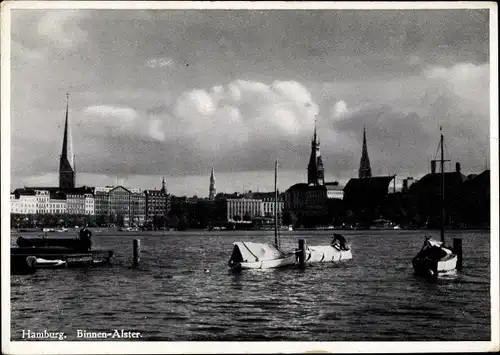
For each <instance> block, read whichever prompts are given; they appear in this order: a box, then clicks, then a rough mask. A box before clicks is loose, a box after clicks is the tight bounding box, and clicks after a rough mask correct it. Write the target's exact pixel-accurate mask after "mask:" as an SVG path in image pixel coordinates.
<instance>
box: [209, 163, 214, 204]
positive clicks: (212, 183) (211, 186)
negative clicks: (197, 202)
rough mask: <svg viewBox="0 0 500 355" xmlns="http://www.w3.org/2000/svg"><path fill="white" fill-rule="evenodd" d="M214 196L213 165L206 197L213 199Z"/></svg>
mask: <svg viewBox="0 0 500 355" xmlns="http://www.w3.org/2000/svg"><path fill="white" fill-rule="evenodd" d="M214 198H215V176H214V167H212V173H211V174H210V187H209V188H208V199H209V200H213V199H214Z"/></svg>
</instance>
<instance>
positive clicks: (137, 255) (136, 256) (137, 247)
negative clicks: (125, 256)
mask: <svg viewBox="0 0 500 355" xmlns="http://www.w3.org/2000/svg"><path fill="white" fill-rule="evenodd" d="M140 260H141V240H140V239H134V250H133V266H134V267H137V266H139V261H140Z"/></svg>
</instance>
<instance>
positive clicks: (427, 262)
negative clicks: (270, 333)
mask: <svg viewBox="0 0 500 355" xmlns="http://www.w3.org/2000/svg"><path fill="white" fill-rule="evenodd" d="M457 261H458V257H457V255H455V254H450V255H447V256H445V257H444V258H442V259H440V260H432V259H427V258H414V259H413V260H412V263H413V269H414V270H415V273H416V274H417V275H420V276H424V277H431V278H434V277H439V276H440V275H445V274H448V273H450V272H454V271H456V269H457Z"/></svg>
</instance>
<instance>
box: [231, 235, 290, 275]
mask: <svg viewBox="0 0 500 355" xmlns="http://www.w3.org/2000/svg"><path fill="white" fill-rule="evenodd" d="M295 262H296V256H295V253H288V254H287V253H284V252H282V251H281V250H279V249H278V247H277V246H276V244H273V243H254V242H236V243H234V248H233V253H232V254H231V258H230V259H229V264H228V265H229V267H230V269H231V270H249V269H272V268H279V267H285V266H290V265H294V264H295Z"/></svg>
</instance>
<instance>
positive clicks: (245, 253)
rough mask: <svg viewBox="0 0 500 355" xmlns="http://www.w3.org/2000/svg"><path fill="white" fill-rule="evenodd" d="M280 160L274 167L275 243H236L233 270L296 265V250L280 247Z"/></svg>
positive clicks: (232, 255) (232, 256) (230, 260)
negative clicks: (287, 250)
mask: <svg viewBox="0 0 500 355" xmlns="http://www.w3.org/2000/svg"><path fill="white" fill-rule="evenodd" d="M277 185H278V161H277V160H276V163H275V167H274V244H273V243H253V242H236V243H234V247H233V253H232V254H231V258H230V259H229V262H228V266H229V268H230V269H231V270H248V269H274V268H280V267H286V266H290V265H294V264H295V263H296V262H297V257H296V254H295V252H291V253H284V252H283V251H281V250H280V248H279V244H280V243H279V231H278V215H277V211H278V208H277V203H278V187H277Z"/></svg>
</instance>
